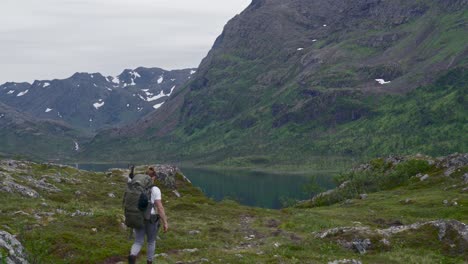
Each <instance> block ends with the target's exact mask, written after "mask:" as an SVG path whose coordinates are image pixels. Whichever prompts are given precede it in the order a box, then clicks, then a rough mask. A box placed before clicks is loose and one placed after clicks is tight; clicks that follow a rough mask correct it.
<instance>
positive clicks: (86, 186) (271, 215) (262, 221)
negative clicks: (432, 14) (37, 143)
mask: <svg viewBox="0 0 468 264" xmlns="http://www.w3.org/2000/svg"><path fill="white" fill-rule="evenodd" d="M371 164H372V166H373V169H372V171H373V172H375V175H368V177H367V178H365V179H366V181H362V179H360V178H359V177H358V176H357V175H356V174H352V173H349V174H345V175H341V177H340V178H339V179H340V181H342V180H344V179H351V180H352V181H355V182H356V181H357V182H359V183H362V182H370V183H371V184H370V185H366V187H367V188H370V189H368V190H366V191H368V192H367V193H368V195H369V196H368V198H367V199H365V200H360V199H355V197H348V198H350V199H351V200H350V201H351V202H348V203H343V202H340V201H337V202H336V203H333V204H331V205H329V206H321V207H314V208H300V207H288V208H285V209H282V210H270V209H260V208H251V207H246V206H242V205H239V204H237V203H236V202H234V201H231V200H224V201H222V202H219V203H218V202H214V201H213V200H211V199H208V198H206V197H205V196H204V195H203V194H202V193H201V192H200V190H199V189H198V188H196V187H194V186H192V185H189V184H186V183H183V182H181V181H180V177H179V180H178V181H177V186H178V189H179V192H180V193H181V194H182V197H181V198H176V197H175V195H174V194H173V193H172V192H170V190H168V189H166V188H162V191H163V200H164V204H165V207H166V211H167V214H168V216H169V222H170V232H168V233H165V234H164V233H160V234H159V236H160V240H158V246H157V253H166V254H167V255H168V256H167V257H159V258H158V259H157V262H158V263H176V262H177V261H182V262H193V261H200V260H201V259H202V258H206V259H208V260H209V262H210V263H220V262H226V263H227V262H230V263H271V262H278V261H279V262H283V263H304V261H309V262H311V263H315V262H318V263H324V262H327V261H331V260H336V259H343V258H354V259H359V260H361V261H363V262H364V263H463V261H464V260H466V258H467V257H468V256H467V255H466V253H465V252H460V251H457V250H451V248H450V247H448V246H447V244H446V243H445V242H440V241H438V240H437V238H436V237H437V235H434V231H433V230H432V229H430V228H429V229H427V230H426V229H424V230H421V231H420V232H413V233H411V232H410V233H402V234H399V235H398V236H395V237H392V238H390V241H391V247H390V248H375V249H372V250H371V251H370V252H369V253H368V254H366V255H359V254H356V253H354V252H353V251H350V250H348V249H345V248H342V247H341V246H339V245H338V244H337V243H336V242H335V241H334V240H330V239H317V238H315V237H314V236H313V235H311V233H312V232H316V231H321V230H324V229H328V228H333V227H338V226H355V225H362V226H370V227H372V228H386V227H388V225H389V223H391V222H394V221H399V222H402V223H404V224H411V223H415V222H421V221H428V220H434V219H455V220H459V221H462V222H465V223H466V222H467V220H468V218H467V216H468V209H467V208H468V195H467V193H466V192H465V193H463V192H462V191H461V189H462V188H463V185H462V184H460V183H461V177H462V175H463V174H464V173H465V172H467V171H468V168H467V167H464V168H462V169H461V170H460V171H457V172H456V173H454V174H453V175H451V176H450V177H446V176H443V174H442V171H441V170H439V169H436V168H435V167H433V166H429V165H427V163H426V162H425V161H421V160H420V158H418V159H410V160H408V161H406V162H403V163H400V164H399V165H397V166H388V164H385V163H384V162H383V161H382V160H380V159H378V160H374V161H372V162H371ZM24 169H25V170H24V171H23V172H18V173H15V174H14V175H12V176H13V177H14V178H15V179H16V180H17V181H18V182H19V183H22V184H28V183H27V182H26V181H23V180H22V176H23V175H30V176H33V177H34V178H35V179H41V178H43V177H46V178H47V175H62V177H63V178H64V180H63V181H62V182H60V183H59V182H54V181H52V180H48V182H50V183H52V184H54V185H55V186H57V187H58V188H60V189H61V190H62V192H60V193H53V194H50V193H47V192H41V191H39V192H40V194H41V198H39V199H28V198H24V197H21V196H19V195H17V194H6V193H0V199H2V203H1V205H0V210H1V212H2V213H1V214H0V226H2V227H3V228H5V230H6V231H8V232H10V233H13V234H17V235H18V238H19V240H20V241H22V243H23V245H24V246H25V247H26V249H27V251H28V253H29V258H30V260H31V262H32V263H102V262H104V261H106V260H109V259H113V260H122V261H125V257H126V255H127V254H128V250H129V248H130V246H131V244H132V241H131V240H128V235H129V233H128V230H125V229H124V228H123V227H122V225H121V223H122V221H123V218H122V217H123V214H122V208H121V199H122V194H123V190H124V187H125V182H126V179H125V177H123V175H122V173H121V172H120V171H118V170H117V171H114V172H113V173H112V174H105V173H92V172H85V171H79V170H75V169H73V168H68V167H63V168H59V167H56V166H52V165H38V164H32V165H28V166H26V167H25V168H24ZM378 172H383V173H382V176H379V177H374V176H376V175H377V174H378ZM418 172H424V173H429V174H430V178H429V179H428V180H427V181H424V182H422V181H419V179H417V180H416V179H415V178H412V177H411V176H414V175H412V174H415V173H418ZM395 175H398V177H396V176H395ZM187 176H189V177H190V175H187ZM360 177H363V176H360ZM395 178H396V179H404V180H403V181H402V182H399V183H398V184H395V183H394V182H393V181H392V182H389V181H387V180H388V179H395ZM47 179H49V178H47ZM67 180H68V181H67ZM381 182H383V183H385V184H383V185H382V184H381ZM113 183H114V184H113ZM159 185H160V184H159ZM453 185H456V187H453ZM160 186H161V185H160ZM76 191H80V193H79V194H77V193H76ZM110 192H112V193H114V194H116V196H117V197H116V198H110V197H109V196H108V193H110ZM405 199H410V200H411V202H410V203H405V202H402V201H404V200H405ZM454 199H457V202H458V204H459V205H458V206H447V205H444V203H443V200H448V201H452V200H454ZM43 203H46V205H44V204H43ZM57 209H60V210H63V212H66V213H57ZM76 210H80V211H82V212H92V213H93V215H91V216H76V217H71V216H70V215H69V214H70V213H72V212H75V211H76ZM18 211H23V212H24V213H26V214H24V213H19V212H18ZM41 212H54V213H55V214H54V215H50V216H47V215H42V218H40V219H39V218H36V217H35V216H34V215H35V214H37V213H41ZM13 218H14V219H15V221H12V219H13ZM94 228H96V230H95V231H94V230H93V229H94ZM192 230H198V231H200V233H198V234H189V232H190V231H192ZM421 241H424V242H421ZM194 248H196V249H197V251H196V252H193V253H190V252H186V251H183V250H184V249H194ZM239 254H240V255H239ZM142 255H144V251H143V252H142ZM143 261H144V258H143V257H142V258H140V262H139V263H143Z"/></svg>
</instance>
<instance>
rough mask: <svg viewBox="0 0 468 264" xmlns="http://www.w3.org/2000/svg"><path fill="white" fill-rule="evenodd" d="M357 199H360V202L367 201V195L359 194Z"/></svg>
mask: <svg viewBox="0 0 468 264" xmlns="http://www.w3.org/2000/svg"><path fill="white" fill-rule="evenodd" d="M359 198H360V199H361V200H365V199H367V194H366V193H361V194H360V195H359Z"/></svg>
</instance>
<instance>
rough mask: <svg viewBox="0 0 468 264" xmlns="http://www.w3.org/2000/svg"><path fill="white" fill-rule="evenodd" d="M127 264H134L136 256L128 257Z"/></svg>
mask: <svg viewBox="0 0 468 264" xmlns="http://www.w3.org/2000/svg"><path fill="white" fill-rule="evenodd" d="M128 264H136V256H132V255H129V256H128Z"/></svg>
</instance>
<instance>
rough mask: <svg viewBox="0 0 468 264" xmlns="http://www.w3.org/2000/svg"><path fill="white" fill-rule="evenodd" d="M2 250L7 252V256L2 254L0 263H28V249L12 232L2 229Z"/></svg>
mask: <svg viewBox="0 0 468 264" xmlns="http://www.w3.org/2000/svg"><path fill="white" fill-rule="evenodd" d="M0 252H5V253H6V256H4V255H2V254H0V263H7V264H27V263H28V261H27V256H26V251H25V250H24V247H23V245H21V243H20V242H19V241H18V240H17V239H16V237H15V236H13V235H12V234H10V233H8V232H6V231H1V230H0Z"/></svg>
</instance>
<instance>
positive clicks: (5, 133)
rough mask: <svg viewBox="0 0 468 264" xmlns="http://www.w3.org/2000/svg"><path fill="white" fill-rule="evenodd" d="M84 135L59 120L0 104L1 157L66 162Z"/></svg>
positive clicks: (85, 137)
mask: <svg viewBox="0 0 468 264" xmlns="http://www.w3.org/2000/svg"><path fill="white" fill-rule="evenodd" d="M87 138H88V139H89V135H88V134H87V133H83V132H82V131H78V130H76V129H74V128H72V127H71V126H69V125H67V124H65V123H64V122H61V121H54V120H49V119H38V118H34V117H32V116H30V115H28V114H24V113H20V112H18V111H17V110H15V109H13V108H11V107H9V106H6V105H4V104H1V103H0V156H10V157H28V158H29V159H34V160H41V161H44V160H56V159H60V160H63V159H67V158H70V156H72V155H73V154H74V153H76V151H75V149H76V145H75V142H78V147H79V146H80V144H83V140H87Z"/></svg>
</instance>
